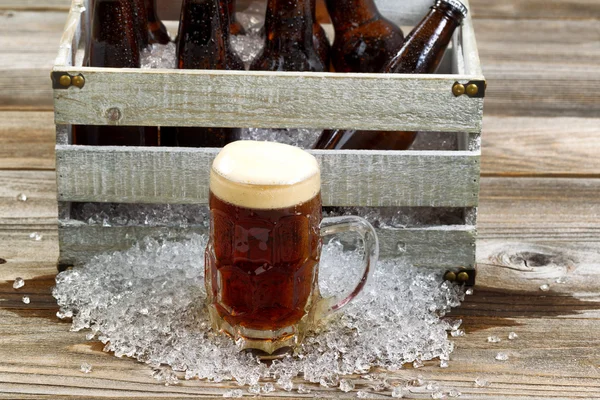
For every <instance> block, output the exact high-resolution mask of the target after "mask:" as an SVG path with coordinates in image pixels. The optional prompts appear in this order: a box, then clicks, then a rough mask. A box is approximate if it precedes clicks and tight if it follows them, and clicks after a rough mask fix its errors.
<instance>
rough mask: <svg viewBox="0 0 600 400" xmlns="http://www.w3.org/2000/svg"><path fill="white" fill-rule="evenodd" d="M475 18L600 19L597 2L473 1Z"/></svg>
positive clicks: (599, 7)
mask: <svg viewBox="0 0 600 400" xmlns="http://www.w3.org/2000/svg"><path fill="white" fill-rule="evenodd" d="M471 6H472V11H473V17H474V18H498V19H539V20H543V19H559V20H565V19H596V20H597V19H598V18H599V17H600V3H598V1H596V0H510V1H489V0H471Z"/></svg>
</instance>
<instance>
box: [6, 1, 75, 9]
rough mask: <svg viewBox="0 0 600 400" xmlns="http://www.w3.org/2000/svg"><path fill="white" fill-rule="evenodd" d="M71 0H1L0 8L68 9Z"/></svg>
mask: <svg viewBox="0 0 600 400" xmlns="http://www.w3.org/2000/svg"><path fill="white" fill-rule="evenodd" d="M70 7H71V0H2V2H0V10H10V11H68V10H69V8H70Z"/></svg>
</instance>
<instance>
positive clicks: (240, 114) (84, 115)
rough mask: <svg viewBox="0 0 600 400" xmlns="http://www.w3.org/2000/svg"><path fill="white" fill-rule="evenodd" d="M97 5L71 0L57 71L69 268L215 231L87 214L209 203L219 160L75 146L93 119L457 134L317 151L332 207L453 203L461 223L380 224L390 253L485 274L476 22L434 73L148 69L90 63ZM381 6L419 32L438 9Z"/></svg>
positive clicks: (210, 153) (64, 250)
mask: <svg viewBox="0 0 600 400" xmlns="http://www.w3.org/2000/svg"><path fill="white" fill-rule="evenodd" d="M87 3H88V0H73V5H72V8H71V12H70V14H69V18H68V21H67V25H66V28H65V32H64V35H63V37H62V40H61V45H60V50H59V55H58V57H57V59H56V62H55V65H54V69H53V72H52V77H53V84H54V88H55V90H54V106H55V119H56V124H57V144H56V168H57V184H58V185H57V186H58V200H59V205H60V216H59V239H60V263H61V264H80V263H82V262H84V261H85V260H87V259H88V258H89V257H91V256H92V255H94V254H96V253H98V252H102V251H106V250H119V249H125V248H127V247H128V246H131V244H132V243H134V241H135V240H137V239H139V238H140V237H143V236H146V235H157V234H164V233H166V232H169V233H170V234H171V235H174V236H175V237H177V236H182V235H185V234H187V233H189V232H191V231H193V232H200V233H202V232H206V227H205V225H204V224H197V225H193V224H192V225H190V226H187V227H185V228H183V227H181V226H178V225H173V224H171V225H172V226H169V225H170V224H169V223H167V224H165V226H160V227H157V226H153V227H147V226H144V224H140V225H139V226H99V225H94V224H90V223H88V222H86V221H82V220H77V219H75V218H74V216H73V215H72V214H71V209H72V204H74V203H81V202H111V203H146V204H203V203H206V202H207V198H208V171H209V166H210V163H211V161H212V159H213V158H214V156H215V155H216V154H217V152H218V150H215V149H188V148H186V149H183V148H145V147H123V148H119V147H96V146H74V145H72V144H71V125H73V124H82V125H85V124H89V125H142V126H207V127H210V126H214V127H263V128H294V127H302V128H318V129H321V128H344V129H371V130H375V129H380V130H405V131H406V130H409V131H430V132H431V131H436V132H446V133H447V135H453V136H454V137H456V138H457V147H456V149H454V150H439V149H438V150H409V151H313V154H315V155H316V157H317V158H318V160H319V162H320V163H321V167H322V173H323V201H324V206H352V207H410V208H433V209H437V208H441V207H443V208H450V209H452V210H455V211H456V212H457V213H458V214H460V216H461V217H460V218H461V220H460V223H451V224H448V225H425V226H410V227H406V228H395V229H379V230H378V231H379V234H380V240H381V248H382V251H381V254H382V257H405V258H407V259H408V260H410V261H411V262H412V263H414V264H415V265H422V266H436V267H439V268H444V269H449V270H459V269H461V268H465V269H467V270H473V269H474V267H475V236H476V215H477V204H478V196H479V171H480V165H479V160H480V154H481V152H480V133H481V126H482V117H483V91H484V90H485V88H484V83H485V80H484V77H483V75H482V72H481V66H480V63H479V56H478V53H477V47H476V43H475V36H474V31H473V26H472V20H471V18H470V16H469V17H467V18H466V19H465V21H464V23H463V26H462V27H461V28H460V29H459V30H458V31H457V32H456V34H455V35H454V38H453V41H452V45H451V47H450V48H449V49H448V51H447V52H446V55H445V58H444V62H443V67H441V68H440V71H441V72H443V73H438V74H432V75H401V74H398V75H396V74H336V73H298V72H255V71H251V72H248V71H200V70H140V69H111V68H89V67H82V60H83V53H84V50H83V49H84V42H85V37H86V36H87V32H88V30H89V23H88V14H89V10H90V8H89V7H88V4H87ZM377 3H378V5H379V7H380V9H381V10H382V12H383V13H384V14H385V15H386V16H387V17H389V18H390V19H392V20H393V21H394V22H396V23H398V24H399V25H402V26H408V27H410V26H413V25H414V24H416V23H417V22H418V21H419V20H420V18H421V17H422V16H423V15H424V14H425V13H426V11H427V9H428V7H429V6H430V5H431V3H432V1H431V0H413V1H412V2H404V1H402V2H398V1H396V0H378V1H377ZM467 6H468V3H467ZM408 29H410V28H408ZM65 76H66V77H65ZM67 77H68V78H67ZM61 78H63V79H61ZM457 83H460V84H463V85H465V86H466V85H467V84H469V83H474V84H476V85H477V86H478V89H479V94H478V95H476V96H470V95H467V94H463V95H460V96H456V95H455V93H454V91H453V88H454V87H455V85H456V84H457Z"/></svg>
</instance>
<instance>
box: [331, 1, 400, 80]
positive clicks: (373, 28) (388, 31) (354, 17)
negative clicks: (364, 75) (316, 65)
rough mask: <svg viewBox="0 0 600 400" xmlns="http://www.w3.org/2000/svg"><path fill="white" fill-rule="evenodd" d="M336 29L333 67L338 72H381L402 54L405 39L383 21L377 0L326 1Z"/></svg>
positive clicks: (384, 19) (393, 27)
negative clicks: (388, 63)
mask: <svg viewBox="0 0 600 400" xmlns="http://www.w3.org/2000/svg"><path fill="white" fill-rule="evenodd" d="M326 4H327V10H328V11H329V15H330V16H331V20H332V22H333V27H334V28H335V40H334V42H333V47H332V53H331V56H332V63H333V67H334V68H335V70H336V72H374V73H376V72H381V70H382V69H383V67H384V65H385V64H386V63H387V62H388V61H389V60H390V59H391V58H392V57H393V56H394V55H395V54H396V53H397V52H398V50H400V48H401V47H402V43H403V42H404V35H403V34H402V31H401V30H400V28H398V27H397V26H396V25H395V24H393V23H392V22H391V21H389V20H387V19H386V18H384V17H383V16H382V15H381V14H380V13H379V10H378V9H377V6H376V5H375V1H374V0H326Z"/></svg>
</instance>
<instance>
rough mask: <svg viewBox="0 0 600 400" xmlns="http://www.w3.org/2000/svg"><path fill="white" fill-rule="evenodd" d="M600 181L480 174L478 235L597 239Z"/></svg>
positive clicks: (599, 222)
mask: <svg viewBox="0 0 600 400" xmlns="http://www.w3.org/2000/svg"><path fill="white" fill-rule="evenodd" d="M598 193H600V180H599V179H591V178H590V179H569V178H510V179H509V178H482V180H481V193H480V197H481V205H480V207H479V219H478V223H479V235H480V238H482V239H487V238H507V237H513V238H519V237H531V236H532V235H536V236H535V237H536V238H537V239H542V238H544V237H546V238H552V239H555V240H558V239H560V240H563V241H576V240H580V239H581V240H586V241H587V240H594V241H596V240H598V237H600V236H599V235H598V233H599V231H600V197H599V196H598Z"/></svg>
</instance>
